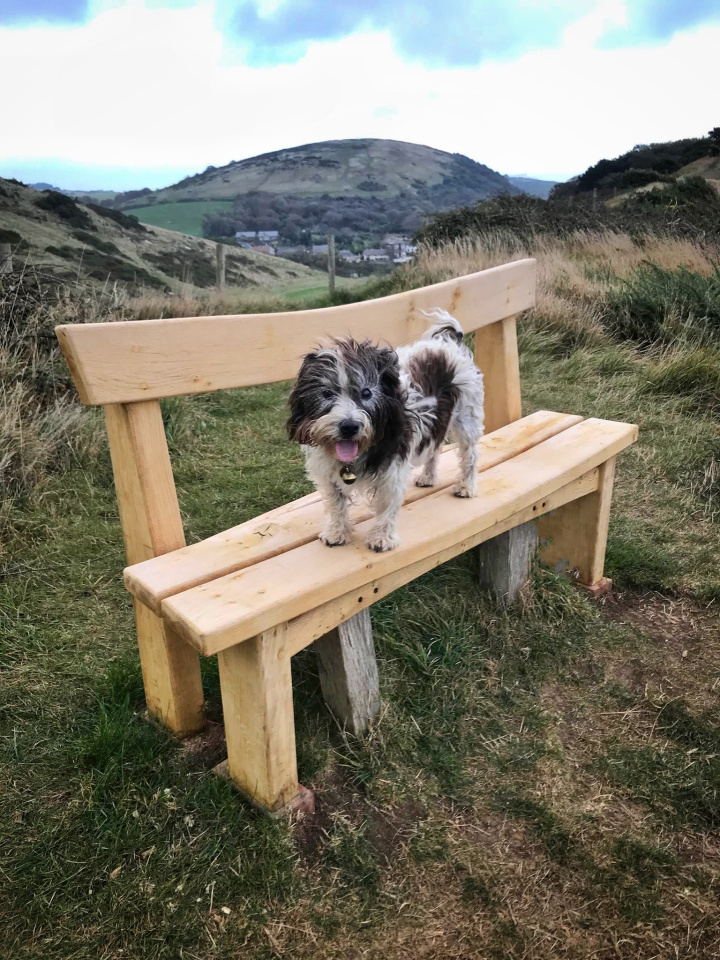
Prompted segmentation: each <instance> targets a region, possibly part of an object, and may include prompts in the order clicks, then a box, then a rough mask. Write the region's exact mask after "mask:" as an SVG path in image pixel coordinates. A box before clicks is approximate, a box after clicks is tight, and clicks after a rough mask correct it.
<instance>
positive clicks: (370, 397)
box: [288, 310, 483, 552]
mask: <svg viewBox="0 0 720 960" xmlns="http://www.w3.org/2000/svg"><path fill="white" fill-rule="evenodd" d="M426 316H428V317H430V318H431V319H432V320H434V321H436V322H435V325H434V326H432V327H431V328H430V329H429V330H428V331H427V332H426V333H425V334H424V335H423V337H422V338H421V339H420V340H418V341H417V342H416V343H414V344H412V345H411V346H408V347H401V348H400V349H399V350H397V352H396V351H395V350H391V349H388V348H385V347H379V346H376V345H375V344H373V343H371V342H370V341H369V340H366V341H364V342H363V343H357V342H356V341H355V340H351V339H347V340H333V341H331V342H330V344H329V345H328V346H325V347H321V348H319V349H318V350H316V351H315V352H313V353H309V354H307V356H306V357H305V358H304V360H303V363H302V367H301V368H300V373H299V375H298V378H297V381H296V383H295V387H294V389H293V391H292V394H291V396H290V418H289V420H288V433H289V434H290V439H291V440H297V441H298V442H299V443H300V444H302V445H303V449H304V452H305V461H306V468H307V473H308V476H309V477H310V479H311V480H312V481H313V483H314V484H315V486H316V487H317V489H318V490H319V491H320V494H321V496H322V498H323V500H324V504H325V512H326V523H325V526H324V528H323V531H322V533H321V534H320V539H321V540H322V541H323V543H326V544H327V545H328V546H329V547H336V546H340V545H341V544H343V543H347V542H348V540H349V539H350V526H351V525H350V520H349V518H348V506H349V503H350V500H351V498H352V495H353V494H354V493H355V492H356V491H357V492H358V493H359V494H361V495H363V496H364V497H365V498H366V500H367V501H368V503H369V505H370V507H371V509H372V511H373V513H374V515H375V523H374V525H373V527H372V530H371V532H370V537H369V539H368V546H369V547H371V548H372V549H373V550H376V551H378V552H381V551H383V550H392V549H393V547H396V546H397V545H398V536H397V531H396V527H397V518H398V514H399V512H400V507H401V506H402V503H403V499H404V497H405V490H406V488H407V483H408V480H409V477H410V473H411V471H412V469H413V467H415V466H422V470H421V471H420V473H419V475H418V476H417V477H416V479H415V483H416V484H417V485H418V486H419V487H432V486H434V484H435V482H436V471H437V458H438V453H439V450H440V447H441V446H442V444H443V442H444V441H445V438H446V436H447V434H448V431H452V434H453V437H454V439H455V440H456V441H457V452H458V457H459V466H460V473H459V477H458V480H457V483H456V485H455V487H454V488H453V493H454V494H455V496H458V497H472V496H474V495H475V489H476V484H477V442H478V440H479V439H480V437H481V436H482V432H483V382H482V374H481V373H480V371H479V370H478V369H477V367H476V366H475V364H474V363H473V358H472V356H471V354H470V351H469V350H468V349H467V347H465V346H464V344H463V342H462V338H463V332H462V328H461V327H460V324H459V323H458V322H457V320H455V318H454V317H451V316H450V314H449V313H447V312H446V311H444V310H434V311H432V312H431V313H428V314H426Z"/></svg>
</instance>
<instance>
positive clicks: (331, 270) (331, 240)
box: [327, 233, 335, 297]
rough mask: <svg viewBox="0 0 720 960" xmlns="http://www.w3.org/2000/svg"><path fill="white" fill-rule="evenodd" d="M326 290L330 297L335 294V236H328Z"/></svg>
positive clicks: (330, 234)
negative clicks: (328, 291)
mask: <svg viewBox="0 0 720 960" xmlns="http://www.w3.org/2000/svg"><path fill="white" fill-rule="evenodd" d="M327 241H328V289H329V290H330V296H331V297H332V295H333V294H334V293H335V234H334V233H329V234H328V238H327Z"/></svg>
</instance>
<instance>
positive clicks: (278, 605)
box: [162, 419, 637, 654]
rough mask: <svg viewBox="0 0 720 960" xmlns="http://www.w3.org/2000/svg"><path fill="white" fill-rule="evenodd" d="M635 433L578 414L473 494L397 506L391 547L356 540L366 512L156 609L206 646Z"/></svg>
mask: <svg viewBox="0 0 720 960" xmlns="http://www.w3.org/2000/svg"><path fill="white" fill-rule="evenodd" d="M636 437H637V428H636V427H635V426H633V425H631V424H623V423H614V422H611V421H607V420H596V419H590V420H585V421H583V422H582V423H579V424H577V425H576V426H574V427H570V429H568V430H565V431H563V432H562V433H560V434H558V435H557V436H555V437H551V438H550V439H549V440H546V441H545V442H544V443H541V444H539V445H538V446H537V447H533V448H532V449H531V450H529V451H527V452H525V453H522V454H519V455H518V456H517V457H514V458H513V459H512V460H509V461H507V462H505V463H502V464H500V465H498V466H497V467H494V468H493V469H492V470H488V471H487V472H485V473H483V474H481V475H480V477H479V482H478V493H477V497H475V498H473V499H471V500H458V499H457V498H455V497H453V496H451V495H450V493H449V492H447V491H444V490H443V491H440V492H438V493H435V494H432V495H431V496H429V497H426V498H424V499H422V500H418V501H416V502H415V503H411V504H408V505H407V506H405V507H404V508H403V510H402V511H401V516H400V520H399V525H398V530H399V536H400V546H399V547H398V548H396V549H395V550H392V551H390V552H388V553H381V554H377V553H374V552H373V551H371V550H369V549H368V547H367V546H366V545H365V542H364V540H365V538H366V537H367V536H368V534H369V530H370V527H371V525H372V521H371V520H369V521H365V522H363V523H360V524H358V525H357V526H356V527H355V529H354V531H353V539H352V541H351V542H350V543H349V544H347V545H346V546H344V547H341V548H335V549H333V550H329V549H328V548H327V547H326V546H324V545H323V544H322V543H320V541H317V540H316V541H313V542H311V543H307V544H305V545H304V546H302V547H298V548H297V549H295V550H291V551H289V552H288V553H284V554H280V555H278V556H276V557H272V558H271V559H269V560H265V561H263V562H262V563H258V564H255V565H253V566H252V567H248V568H246V569H245V570H241V571H239V572H238V573H233V574H230V575H228V576H226V577H221V578H220V579H218V580H214V581H212V582H211V583H208V584H204V585H202V586H199V587H195V588H193V589H192V590H187V591H185V592H184V593H181V594H178V595H177V596H175V597H170V598H168V599H167V600H164V601H163V604H162V614H163V618H164V619H165V620H167V621H168V622H170V623H171V624H172V625H173V627H174V628H175V629H176V630H177V631H178V632H179V633H180V634H181V636H183V637H185V639H187V640H188V641H189V642H190V643H192V644H193V646H195V647H197V648H198V649H199V650H201V651H202V652H203V653H206V654H207V653H212V652H214V651H215V650H218V649H222V648H223V647H224V646H226V645H227V644H228V643H240V642H241V641H242V640H244V639H247V638H248V637H250V636H253V635H254V634H256V633H259V632H261V631H263V630H267V629H269V628H270V627H272V626H275V625H276V624H278V623H281V622H285V621H288V620H291V619H292V618H294V617H296V616H299V615H301V614H303V613H307V612H308V611H309V610H312V609H313V608H314V607H316V606H319V605H320V604H323V603H326V602H328V601H329V600H333V599H335V598H337V597H339V596H341V595H342V594H344V593H347V592H348V591H350V590H355V589H357V588H358V587H361V586H364V585H365V584H367V583H369V582H371V581H373V580H375V579H377V578H378V577H381V576H385V575H386V574H390V573H393V572H395V571H397V570H399V569H401V568H402V567H404V566H407V565H409V564H412V563H414V562H416V561H419V560H423V559H425V558H426V557H429V556H432V555H433V554H435V553H440V552H441V551H443V550H446V549H448V548H451V547H452V546H453V545H454V544H456V543H458V542H461V541H463V540H465V539H467V538H471V537H473V536H474V535H476V534H478V533H480V532H481V531H483V530H485V529H488V528H490V527H492V526H493V525H495V524H496V523H499V522H502V521H503V520H505V519H507V518H509V517H512V516H513V515H514V514H516V513H518V512H519V511H522V510H523V509H524V508H525V507H527V506H528V504H531V503H534V502H535V501H536V500H538V499H540V498H544V497H546V496H548V495H549V494H551V493H553V492H554V491H556V490H558V489H559V488H560V487H563V486H565V485H566V484H568V483H570V482H572V481H573V480H576V479H577V478H578V477H580V476H582V475H583V474H584V473H587V472H588V471H589V470H592V469H593V468H594V467H597V466H600V464H601V463H604V462H605V460H607V459H609V458H610V457H613V456H615V455H616V454H617V453H618V452H619V451H621V450H623V449H624V448H625V447H627V446H628V445H629V444H631V443H633V442H634V441H635V439H636Z"/></svg>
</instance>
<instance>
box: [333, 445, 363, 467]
mask: <svg viewBox="0 0 720 960" xmlns="http://www.w3.org/2000/svg"><path fill="white" fill-rule="evenodd" d="M357 452H358V443H357V441H356V440H337V441H336V443H335V456H336V457H337V458H338V460H339V461H340V462H341V463H352V462H353V460H354V459H355V457H356V456H357Z"/></svg>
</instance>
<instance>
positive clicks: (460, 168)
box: [148, 139, 514, 202]
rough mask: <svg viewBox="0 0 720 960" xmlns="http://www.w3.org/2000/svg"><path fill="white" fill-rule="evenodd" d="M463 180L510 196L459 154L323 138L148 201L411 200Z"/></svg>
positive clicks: (201, 177)
mask: <svg viewBox="0 0 720 960" xmlns="http://www.w3.org/2000/svg"><path fill="white" fill-rule="evenodd" d="M458 180H463V182H467V185H468V186H471V187H473V188H474V189H475V190H477V191H479V192H480V194H481V195H484V196H492V195H493V194H495V193H499V192H507V193H512V192H514V191H513V189H512V187H510V186H509V185H508V181H507V179H506V178H505V177H503V176H502V175H501V174H499V173H497V172H496V171H495V170H491V169H490V167H486V166H485V165H484V164H482V163H476V162H475V161H474V160H470V159H469V158H468V157H464V156H462V155H461V154H452V153H446V152H445V151H444V150H435V149H434V148H433V147H426V146H423V145H422V144H418V143H404V142H402V141H399V140H370V139H364V140H327V141H325V142H323V143H309V144H305V145H303V146H299V147H292V148H290V149H287V150H276V151H274V152H273V153H264V154H261V155H260V156H257V157H250V158H249V159H247V160H238V161H235V162H233V163H229V164H227V166H224V167H208V168H207V170H205V172H204V173H198V174H195V175H194V176H192V177H187V178H186V179H185V180H181V181H180V182H179V183H176V184H173V186H171V187H167V188H166V189H164V190H157V191H155V193H154V194H151V195H150V197H149V198H148V199H151V198H154V200H155V202H158V201H161V200H191V199H192V200H196V199H197V200H228V199H233V198H234V197H236V196H238V195H239V194H243V193H250V192H252V191H254V190H259V191H262V192H264V193H283V194H285V193H292V194H297V195H302V196H318V197H319V196H324V195H328V196H331V197H338V196H371V195H372V196H382V197H391V196H397V195H398V194H399V193H403V192H405V193H410V194H411V195H414V194H417V193H418V192H420V191H422V190H424V189H426V188H428V187H435V186H439V185H442V184H444V183H445V182H446V181H458Z"/></svg>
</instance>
